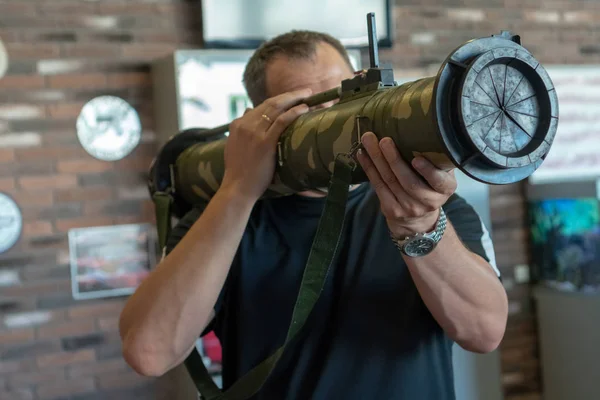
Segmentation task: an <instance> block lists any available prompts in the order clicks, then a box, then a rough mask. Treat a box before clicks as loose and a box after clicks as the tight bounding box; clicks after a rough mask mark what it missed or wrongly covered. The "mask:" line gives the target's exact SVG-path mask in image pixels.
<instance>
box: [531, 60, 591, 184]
mask: <svg viewBox="0 0 600 400" xmlns="http://www.w3.org/2000/svg"><path fill="white" fill-rule="evenodd" d="M545 68H546V70H547V71H548V74H549V75H550V78H551V79H552V81H553V83H554V86H555V88H556V93H557V96H558V102H559V120H558V121H559V122H558V129H557V132H556V137H555V139H554V143H553V145H552V147H551V149H550V151H549V152H548V156H547V157H546V160H545V161H544V162H543V164H542V165H541V167H540V168H539V169H538V170H537V171H536V172H535V173H534V174H533V175H531V177H530V178H529V183H531V184H541V183H559V182H564V181H574V180H589V179H592V180H593V179H597V178H600V112H598V110H600V65H598V66H596V65H581V66H579V65H573V66H571V65H564V66H552V65H549V66H545Z"/></svg>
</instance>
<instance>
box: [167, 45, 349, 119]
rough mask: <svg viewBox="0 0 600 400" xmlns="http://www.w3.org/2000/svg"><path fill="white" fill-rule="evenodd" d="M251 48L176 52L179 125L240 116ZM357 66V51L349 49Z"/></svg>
mask: <svg viewBox="0 0 600 400" xmlns="http://www.w3.org/2000/svg"><path fill="white" fill-rule="evenodd" d="M251 55H252V52H251V51H244V50H228V51H221V50H194V51H189V52H185V51H181V52H177V55H176V60H175V62H176V64H177V71H178V73H177V91H178V97H179V115H180V121H179V129H180V130H185V129H190V128H214V127H216V126H220V125H223V124H227V123H229V122H231V121H232V120H234V119H236V118H238V117H240V116H242V115H243V114H244V112H245V111H246V109H247V108H250V107H252V102H251V101H250V99H249V98H248V96H247V94H246V89H245V88H244V85H243V81H242V79H243V75H244V69H245V67H246V64H247V63H248V60H249V59H250V56H251ZM349 56H350V60H351V62H352V64H353V66H354V68H355V70H356V69H359V68H360V52H359V51H358V50H349Z"/></svg>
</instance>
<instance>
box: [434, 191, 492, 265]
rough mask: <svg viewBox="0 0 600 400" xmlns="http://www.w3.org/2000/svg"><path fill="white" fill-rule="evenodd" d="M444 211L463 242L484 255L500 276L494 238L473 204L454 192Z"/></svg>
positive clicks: (475, 251)
mask: <svg viewBox="0 0 600 400" xmlns="http://www.w3.org/2000/svg"><path fill="white" fill-rule="evenodd" d="M444 211H445V212H446V215H447V217H448V220H450V222H451V224H452V226H453V227H454V230H455V231H456V233H457V234H458V236H459V237H460V239H461V241H462V242H463V244H464V245H465V246H466V247H467V248H468V249H469V250H471V251H472V252H473V253H475V254H478V255H480V256H481V257H483V258H484V259H485V260H486V261H487V262H488V263H489V264H490V266H491V268H492V269H493V270H494V272H495V273H496V275H497V276H498V277H500V271H499V270H498V266H497V265H496V255H495V252H494V245H493V243H492V238H491V236H490V233H489V231H488V230H487V228H486V226H485V224H484V223H483V221H482V220H481V218H480V217H479V214H477V211H475V209H474V208H473V206H471V205H470V204H469V203H467V202H466V201H465V199H464V198H462V197H460V196H459V195H457V194H454V195H452V196H451V197H450V199H449V200H448V201H447V202H446V204H445V205H444Z"/></svg>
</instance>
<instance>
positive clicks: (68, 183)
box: [19, 174, 77, 190]
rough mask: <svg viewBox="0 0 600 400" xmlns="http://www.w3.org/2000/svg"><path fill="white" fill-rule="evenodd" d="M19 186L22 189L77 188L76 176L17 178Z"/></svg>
mask: <svg viewBox="0 0 600 400" xmlns="http://www.w3.org/2000/svg"><path fill="white" fill-rule="evenodd" d="M19 186H20V187H22V188H24V189H35V190H39V189H52V188H59V189H64V188H71V187H76V186H77V176H76V175H70V174H61V175H47V176H43V175H40V176H23V177H20V178H19Z"/></svg>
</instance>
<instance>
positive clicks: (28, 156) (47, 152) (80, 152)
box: [15, 138, 90, 161]
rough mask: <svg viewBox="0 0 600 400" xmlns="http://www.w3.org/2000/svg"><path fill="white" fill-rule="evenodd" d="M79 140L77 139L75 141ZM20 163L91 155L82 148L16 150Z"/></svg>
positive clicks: (63, 147)
mask: <svg viewBox="0 0 600 400" xmlns="http://www.w3.org/2000/svg"><path fill="white" fill-rule="evenodd" d="M76 140H77V139H76V138H75V139H74V141H76ZM75 143H76V142H75ZM15 154H16V156H17V160H18V161H32V160H36V161H37V160H55V159H61V160H65V159H73V158H87V159H90V157H89V155H88V154H87V153H86V152H85V150H84V149H83V148H81V146H61V147H41V148H30V149H15Z"/></svg>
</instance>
